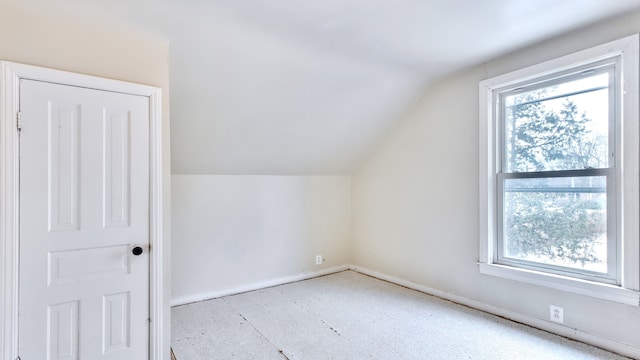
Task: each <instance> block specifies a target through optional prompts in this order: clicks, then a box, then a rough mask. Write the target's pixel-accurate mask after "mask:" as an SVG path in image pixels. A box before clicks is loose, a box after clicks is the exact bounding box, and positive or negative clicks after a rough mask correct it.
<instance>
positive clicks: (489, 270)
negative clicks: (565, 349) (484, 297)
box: [479, 263, 640, 306]
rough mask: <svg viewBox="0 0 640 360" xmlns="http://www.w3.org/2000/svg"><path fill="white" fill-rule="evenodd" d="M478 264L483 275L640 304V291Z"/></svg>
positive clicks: (506, 267) (501, 266)
mask: <svg viewBox="0 0 640 360" xmlns="http://www.w3.org/2000/svg"><path fill="white" fill-rule="evenodd" d="M479 265H480V273H481V274H485V275H491V276H496V277H500V278H504V279H509V280H515V281H520V282H524V283H528V284H534V285H539V286H545V287H548V288H552V289H556V290H562V291H567V292H571V293H574V294H580V295H586V296H591V297H595V298H599V299H604V300H610V301H615V302H619V303H623V304H628V305H634V306H639V305H640V292H638V291H633V290H629V289H624V288H622V287H619V286H613V285H608V284H602V283H596V282H592V281H586V280H580V279H574V278H569V277H565V276H560V275H553V274H547V273H542V272H538V271H533V270H527V269H519V268H514V267H511V266H504V265H497V264H487V263H479Z"/></svg>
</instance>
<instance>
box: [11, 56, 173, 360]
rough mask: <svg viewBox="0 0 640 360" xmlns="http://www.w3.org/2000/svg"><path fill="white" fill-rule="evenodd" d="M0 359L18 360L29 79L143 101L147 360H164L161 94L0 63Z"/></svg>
mask: <svg viewBox="0 0 640 360" xmlns="http://www.w3.org/2000/svg"><path fill="white" fill-rule="evenodd" d="M0 71H1V74H0V259H1V260H2V264H1V265H0V290H1V291H2V292H1V293H0V323H1V324H2V327H0V360H15V359H16V358H18V355H19V354H18V285H19V283H18V281H19V263H18V259H19V244H20V243H19V242H20V238H19V233H18V230H19V221H20V219H19V198H18V194H19V185H20V184H19V167H18V166H19V156H20V153H19V133H18V126H19V124H18V121H19V119H18V113H19V90H20V80H21V79H30V80H38V81H44V82H52V83H57V84H64V85H70V86H77V87H85V88H90V89H97V90H106V91H113V92H120V93H126V94H131V95H139V96H146V97H148V98H149V104H150V109H149V121H150V122H149V146H150V149H149V242H150V252H149V254H150V269H149V274H150V278H149V282H150V283H149V287H150V294H149V299H150V304H149V305H150V306H149V313H150V314H149V316H150V321H151V322H150V327H149V341H150V344H149V358H150V359H151V360H164V359H168V358H169V344H170V341H171V335H170V318H169V317H170V306H169V304H170V296H171V292H170V286H169V284H167V283H166V279H168V278H169V276H168V275H169V269H168V266H169V251H168V248H169V246H168V244H167V242H168V238H167V237H165V236H164V226H163V218H164V215H165V213H164V212H165V211H166V210H165V209H164V207H163V187H164V185H163V157H162V153H163V151H162V150H163V143H162V137H163V132H162V130H163V129H162V105H161V90H160V89H159V88H156V87H151V86H146V85H139V84H133V83H128V82H122V81H117V80H110V79H104V78H98V77H93V76H88V75H81V74H75V73H70V72H65V71H59V70H52V69H46V68H41V67H36V66H31V65H24V64H17V63H12V62H3V61H0Z"/></svg>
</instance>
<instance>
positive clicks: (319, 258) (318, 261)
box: [316, 255, 324, 265]
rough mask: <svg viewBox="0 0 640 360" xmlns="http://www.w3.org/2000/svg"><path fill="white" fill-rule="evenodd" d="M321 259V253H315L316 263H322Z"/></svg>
mask: <svg viewBox="0 0 640 360" xmlns="http://www.w3.org/2000/svg"><path fill="white" fill-rule="evenodd" d="M323 261H324V259H323V258H322V255H316V265H320V264H322V262H323Z"/></svg>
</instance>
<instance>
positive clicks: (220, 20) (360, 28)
mask: <svg viewBox="0 0 640 360" xmlns="http://www.w3.org/2000/svg"><path fill="white" fill-rule="evenodd" d="M0 1H16V0H0ZM21 3H22V4H37V6H39V7H42V6H43V5H46V4H47V3H53V2H50V1H48V2H47V1H43V0H21ZM49 6H50V5H49ZM65 6H66V7H68V8H73V9H74V11H75V12H77V13H79V14H82V13H87V14H92V15H96V16H111V17H114V18H116V19H121V21H123V22H127V23H128V25H133V26H135V27H138V28H140V29H143V30H144V31H151V32H155V33H158V34H161V35H162V36H166V37H167V38H168V39H169V40H170V57H171V58H170V66H171V68H170V72H171V75H170V76H171V121H172V127H171V142H172V144H171V153H172V170H173V172H174V173H176V174H296V175H304V174H348V173H350V172H352V171H353V170H354V169H356V168H357V167H358V166H359V165H360V164H361V163H362V162H363V161H364V160H365V159H366V158H367V156H369V155H370V154H371V153H372V152H373V151H375V148H376V146H377V145H378V144H379V143H380V142H381V141H382V140H383V139H384V137H385V136H386V135H387V134H388V133H389V132H390V130H391V129H392V128H393V127H394V126H395V125H396V123H397V122H398V121H400V120H401V119H402V115H403V114H404V113H406V112H407V111H408V110H409V109H410V108H411V107H412V105H413V104H414V103H415V102H416V101H417V100H418V99H419V98H420V96H421V95H422V94H423V93H424V91H425V90H426V89H427V88H428V87H429V85H430V84H432V83H433V82H434V81H435V80H437V79H439V78H442V77H444V76H446V75H448V74H451V73H452V72H455V71H459V70H461V69H463V68H465V67H468V66H471V65H474V64H477V63H480V62H483V61H486V60H488V59H490V58H493V57H496V56H499V55H501V54H504V53H506V52H508V51H512V50H514V49H517V48H520V47H523V46H526V45H529V44H532V43H534V42H537V41H541V40H544V39H545V38H548V37H551V36H554V35H557V34H560V33H562V32H566V31H569V30H572V29H575V28H578V27H580V26H584V25H586V24H589V23H593V22H597V21H600V20H603V19H606V18H609V17H612V16H615V15H618V14H621V13H623V12H626V11H629V10H631V9H636V8H640V0H615V1H614V0H562V1H558V0H482V1H478V0H323V1H314V2H310V1H299V0H279V1H264V0H243V1H240V0H155V1H154V0H111V1H101V0H58V1H56V2H55V9H53V8H52V9H51V11H60V9H61V8H64V7H65Z"/></svg>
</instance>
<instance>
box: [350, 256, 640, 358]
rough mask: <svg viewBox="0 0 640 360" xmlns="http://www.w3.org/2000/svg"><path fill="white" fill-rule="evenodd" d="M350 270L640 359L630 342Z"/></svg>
mask: <svg viewBox="0 0 640 360" xmlns="http://www.w3.org/2000/svg"><path fill="white" fill-rule="evenodd" d="M349 269H350V270H353V271H357V272H359V273H361V274H364V275H369V276H371V277H374V278H377V279H380V280H385V281H388V282H390V283H394V284H397V285H400V286H404V287H406V288H409V289H413V290H416V291H420V292H423V293H425V294H429V295H433V296H436V297H439V298H441V299H445V300H449V301H452V302H454V303H457V304H461V305H465V306H468V307H471V308H474V309H478V310H481V311H484V312H487V313H490V314H494V315H497V316H500V317H503V318H506V319H510V320H513V321H515V322H519V323H522V324H525V325H529V326H532V327H535V328H538V329H541V330H544V331H548V332H550V333H554V334H557V335H560V336H564V337H566V338H569V339H573V340H577V341H580V342H583V343H587V344H590V345H593V346H597V347H599V348H602V349H605V350H608V351H611V352H615V353H618V354H620V355H624V356H629V357H631V358H634V359H640V349H638V348H637V347H635V346H632V345H629V344H625V343H622V342H619V341H614V340H610V339H606V338H603V337H601V336H598V335H594V334H590V333H586V332H583V331H579V330H576V329H571V328H568V327H566V326H562V325H559V324H555V323H552V322H549V321H544V320H540V319H537V318H534V317H531V316H528V315H523V314H519V313H516V312H512V311H509V310H505V309H501V308H498V307H495V306H492V305H488V304H485V303H482V302H479V301H476V300H471V299H469V298H466V297H463V296H460V295H455V294H451V293H448V292H445V291H442V290H437V289H433V288H430V287H428V286H424V285H420V284H416V283H414V282H411V281H407V280H403V279H399V278H396V277H394V276H390V275H387V274H383V273H380V272H377V271H374V270H371V269H367V268H365V267H362V266H355V265H351V266H350V267H349Z"/></svg>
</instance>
